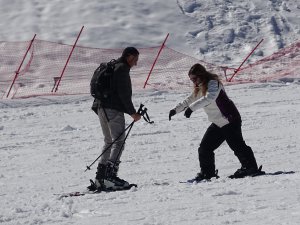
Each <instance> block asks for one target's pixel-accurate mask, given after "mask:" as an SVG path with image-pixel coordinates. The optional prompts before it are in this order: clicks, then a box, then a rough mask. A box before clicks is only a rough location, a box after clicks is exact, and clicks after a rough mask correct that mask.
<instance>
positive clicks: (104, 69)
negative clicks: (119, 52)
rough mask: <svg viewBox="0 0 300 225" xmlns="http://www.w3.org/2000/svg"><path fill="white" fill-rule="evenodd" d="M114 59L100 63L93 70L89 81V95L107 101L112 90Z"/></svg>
mask: <svg viewBox="0 0 300 225" xmlns="http://www.w3.org/2000/svg"><path fill="white" fill-rule="evenodd" d="M115 64H116V60H114V59H112V60H111V61H110V62H108V63H101V64H100V66H99V67H98V68H97V69H96V70H95V72H94V74H93V77H92V79H91V83H90V92H91V95H92V96H93V97H94V98H96V99H99V100H100V101H101V102H107V101H108V100H109V98H110V96H111V94H112V92H113V75H114V70H115Z"/></svg>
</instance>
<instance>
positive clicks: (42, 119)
mask: <svg viewBox="0 0 300 225" xmlns="http://www.w3.org/2000/svg"><path fill="white" fill-rule="evenodd" d="M0 3H1V5H2V7H1V9H0V10H1V13H0V19H1V20H0V21H1V22H0V25H1V34H0V40H7V41H20V39H23V40H28V39H30V38H31V37H32V36H33V33H38V35H39V38H40V39H46V40H49V41H62V42H67V43H72V42H73V41H74V39H75V36H76V35H77V32H76V31H77V30H79V29H80V27H81V25H85V26H86V28H85V31H84V32H86V33H85V35H83V36H82V39H81V40H80V44H82V45H85V46H92V47H100V48H101V47H105V48H118V47H124V46H127V45H129V44H130V45H131V44H132V45H135V46H143V47H144V46H157V45H159V44H160V43H161V42H162V40H163V39H164V37H165V35H166V33H167V32H170V35H171V36H170V39H169V40H168V45H169V46H170V47H172V48H174V49H177V50H180V51H181V52H188V53H190V54H193V55H194V56H197V57H199V58H201V59H205V60H207V61H212V62H214V63H216V62H219V63H226V64H233V65H236V63H237V62H240V61H241V58H242V57H244V56H245V54H246V53H248V52H249V51H250V49H252V47H253V45H255V44H256V43H257V42H256V41H259V40H260V39H261V38H265V41H264V45H263V46H261V48H260V49H261V53H260V54H258V55H255V56H253V60H254V59H259V58H260V57H262V56H267V55H269V54H271V53H273V52H275V51H276V50H277V49H279V48H280V47H282V46H286V45H289V44H292V43H293V42H294V41H296V40H297V38H299V22H298V21H299V15H300V14H299V8H300V2H299V0H297V1H279V0H273V1H263V2H262V1H251V2H250V1H238V0H237V1H234V2H231V1H217V0H215V1H213V3H212V4H209V3H206V2H202V1H201V2H200V1H191V0H186V1H183V0H178V1H177V2H176V1H171V0H165V1H155V0H154V1H151V2H149V3H148V2H147V3H146V2H143V1H137V0H132V1H117V0H111V1H101V3H99V2H98V1H85V2H84V1H82V0H77V1H72V2H71V1H33V0H27V1H16V0H15V1H13V0H11V1H5V2H4V1H3V0H2V1H0ZM79 13H80V17H79V16H78V14H79ZM103 21H105V22H103ZM8 24H9V25H10V26H8ZM275 24H276V25H275ZM16 27H17V28H18V29H16ZM207 37H208V38H207ZM243 37H245V38H243ZM200 48H201V49H202V50H201V51H200ZM203 49H204V50H203ZM226 90H227V93H228V95H229V96H230V97H231V99H232V100H233V101H234V102H235V103H236V105H237V107H238V108H239V110H240V113H241V115H242V118H243V127H242V128H243V135H244V138H245V140H246V143H247V144H248V145H250V146H251V147H252V148H253V150H254V153H255V155H256V158H257V161H258V164H259V165H263V169H264V170H265V171H267V172H276V171H286V172H288V171H295V173H294V174H283V175H278V176H261V177H255V178H245V179H237V180H231V179H229V178H227V176H228V175H230V174H232V173H233V172H234V171H235V170H236V169H238V168H239V167H240V165H239V163H238V161H237V159H236V157H235V156H234V154H233V152H232V151H231V150H230V149H229V147H228V146H227V144H226V143H224V144H223V145H221V147H220V148H219V149H218V150H217V151H216V166H217V169H218V170H219V175H220V178H219V179H214V180H212V181H211V182H204V183H200V184H184V183H180V181H185V180H187V179H190V178H193V177H194V176H195V175H196V173H197V172H199V165H198V156H197V148H198V145H199V143H200V141H201V138H202V136H203V134H204V132H205V131H206V128H207V127H208V126H209V122H208V121H207V116H206V115H205V113H204V112H203V111H201V110H199V111H197V112H194V113H193V114H192V116H191V118H190V119H186V118H185V117H184V116H183V114H179V115H175V116H174V117H173V118H172V120H171V121H169V120H168V112H169V110H170V109H172V108H173V107H174V106H175V105H176V103H177V102H178V101H180V100H183V99H184V98H185V97H186V96H187V95H188V94H189V93H188V92H186V91H180V90H177V91H171V90H160V91H154V90H150V89H145V90H137V91H135V92H134V96H133V102H134V103H135V106H136V107H138V106H139V104H140V103H143V104H144V105H145V106H146V107H147V108H148V113H149V115H150V118H151V119H152V120H154V121H155V123H154V124H147V123H146V122H144V121H139V122H137V123H135V124H134V126H133V128H132V131H131V133H130V135H129V138H128V140H127V142H126V149H125V151H124V154H123V156H122V163H121V166H120V173H119V175H120V177H121V178H124V179H126V180H128V181H130V182H133V183H137V184H138V187H137V188H133V189H131V190H129V191H126V192H114V193H101V194H98V195H85V196H80V197H73V198H60V197H59V195H60V194H62V193H66V192H71V191H83V190H85V187H86V186H87V185H88V182H89V179H93V178H94V176H95V170H96V165H94V166H92V170H91V171H87V172H84V171H85V169H86V166H87V165H89V164H90V163H92V162H93V161H94V159H96V158H97V156H98V155H99V154H100V149H101V146H102V138H103V136H102V133H101V131H100V125H99V122H98V119H97V117H96V115H95V114H94V113H93V112H92V111H91V110H90V107H91V104H92V99H91V97H90V96H88V95H80V96H48V97H45V96H44V97H35V98H28V99H4V100H1V101H0V109H1V114H0V136H1V142H0V149H1V151H0V167H1V170H0V205H1V208H0V223H1V224H5V225H19V224H32V225H37V224H47V225H48V224H59V225H67V224H82V225H83V224H114V225H115V224H142V225H149V224H157V225H158V224H164V225H165V224H172V225H173V224H207V225H208V224H209V225H211V224H218V225H219V224H220V225H221V224H243V225H245V224H246V225H248V224H275V225H277V224H278V225H279V224H280V225H281V224H293V225H294V224H299V221H300V192H299V185H300V176H299V169H298V168H299V160H300V153H299V145H300V141H299V137H298V135H299V133H300V128H299V126H298V124H299V123H300V118H299V114H300V98H299V90H300V82H299V80H298V79H289V80H278V81H274V82H268V83H249V84H238V85H230V86H226ZM126 121H127V124H130V123H131V118H130V117H129V116H126Z"/></svg>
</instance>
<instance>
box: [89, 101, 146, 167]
mask: <svg viewBox="0 0 300 225" xmlns="http://www.w3.org/2000/svg"><path fill="white" fill-rule="evenodd" d="M143 107H144V105H143V104H140V107H139V109H138V111H137V113H138V114H140V115H141V116H143V115H144V114H145V113H146V111H147V108H146V109H144V110H143ZM134 122H135V121H132V122H131V124H129V125H128V126H127V127H126V128H125V129H124V131H123V132H122V133H121V134H120V135H119V136H118V137H117V138H116V139H115V140H114V141H113V142H112V143H111V144H110V145H109V146H107V148H106V149H104V150H103V151H102V153H101V154H100V155H99V156H98V157H97V158H96V159H95V160H94V161H93V162H92V163H91V165H89V166H86V169H85V171H84V172H86V171H87V170H91V166H92V165H94V164H95V162H97V160H98V159H99V158H100V157H101V156H102V155H103V154H104V153H105V152H106V151H107V150H108V149H110V147H111V146H112V145H113V144H114V143H115V142H116V141H117V140H118V139H119V138H120V137H121V136H122V135H123V134H124V133H125V132H126V130H128V129H129V131H128V133H127V135H126V137H125V139H124V142H123V144H122V147H121V149H122V148H123V146H124V144H125V141H126V139H127V137H128V134H129V132H130V130H131V128H132V126H133V124H134ZM120 151H121V150H120ZM119 154H120V152H119Z"/></svg>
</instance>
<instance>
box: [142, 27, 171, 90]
mask: <svg viewBox="0 0 300 225" xmlns="http://www.w3.org/2000/svg"><path fill="white" fill-rule="evenodd" d="M168 37H169V33H168V34H167V36H166V38H165V40H164V42H163V43H162V45H161V47H160V49H159V51H158V53H157V56H156V58H155V60H154V62H153V64H152V67H151V69H150V72H149V74H148V77H147V79H146V81H145V84H144V88H145V87H146V85H147V82H148V80H149V78H150V75H151V73H152V70H153V68H154V66H155V64H156V61H157V59H158V57H159V55H160V52H161V51H162V49H163V47H164V46H165V43H166V41H167V39H168Z"/></svg>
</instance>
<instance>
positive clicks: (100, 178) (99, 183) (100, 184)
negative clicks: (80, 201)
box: [87, 164, 107, 192]
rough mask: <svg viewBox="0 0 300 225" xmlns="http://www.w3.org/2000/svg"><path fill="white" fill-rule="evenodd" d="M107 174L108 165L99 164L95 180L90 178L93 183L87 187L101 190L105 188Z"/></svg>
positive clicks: (91, 189)
mask: <svg viewBox="0 0 300 225" xmlns="http://www.w3.org/2000/svg"><path fill="white" fill-rule="evenodd" d="M106 174H107V166H106V165H103V164H99V165H98V167H97V172H96V178H95V182H94V181H92V180H90V182H91V185H90V186H88V187H87V189H88V190H89V191H99V192H100V191H101V190H103V189H104V188H105V185H104V179H105V178H106Z"/></svg>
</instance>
